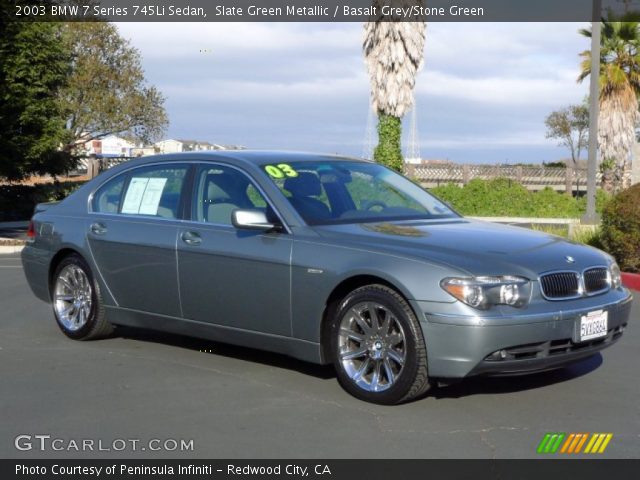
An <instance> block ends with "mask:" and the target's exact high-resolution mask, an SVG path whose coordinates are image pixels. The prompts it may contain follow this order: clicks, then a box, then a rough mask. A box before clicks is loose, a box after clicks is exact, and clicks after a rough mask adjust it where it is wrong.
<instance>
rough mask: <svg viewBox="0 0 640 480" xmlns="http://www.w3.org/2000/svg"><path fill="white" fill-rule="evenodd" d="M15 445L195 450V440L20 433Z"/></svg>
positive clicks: (60, 448)
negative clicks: (67, 437)
mask: <svg viewBox="0 0 640 480" xmlns="http://www.w3.org/2000/svg"><path fill="white" fill-rule="evenodd" d="M14 445H15V447H16V448H17V449H18V450H21V451H28V450H39V451H41V452H45V451H55V452H122V451H125V450H126V451H133V452H136V451H142V452H144V451H147V450H148V451H152V452H157V451H167V452H174V451H178V452H190V451H193V440H184V439H179V440H176V439H173V438H166V439H159V438H152V439H150V440H146V441H142V440H140V439H139V438H116V439H113V440H109V441H105V440H102V439H99V440H94V439H91V438H80V439H64V438H55V437H52V436H51V435H18V436H17V437H16V438H15V441H14Z"/></svg>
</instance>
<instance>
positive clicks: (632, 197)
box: [602, 184, 640, 273]
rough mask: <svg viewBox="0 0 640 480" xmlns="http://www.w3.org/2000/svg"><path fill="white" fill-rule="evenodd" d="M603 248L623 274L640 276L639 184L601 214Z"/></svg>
mask: <svg viewBox="0 0 640 480" xmlns="http://www.w3.org/2000/svg"><path fill="white" fill-rule="evenodd" d="M602 245H603V246H604V248H605V250H606V251H607V252H609V253H610V254H611V255H613V256H614V257H615V258H616V260H617V262H618V264H619V265H620V268H621V269H622V270H624V271H627V272H636V273H639V272H640V184H636V185H634V186H632V187H631V188H628V189H627V190H624V191H622V192H620V193H619V194H617V195H616V196H615V197H613V198H612V199H611V201H610V202H608V203H607V205H606V207H605V208H604V211H603V212H602Z"/></svg>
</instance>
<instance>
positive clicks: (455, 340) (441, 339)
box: [418, 295, 632, 378]
mask: <svg viewBox="0 0 640 480" xmlns="http://www.w3.org/2000/svg"><path fill="white" fill-rule="evenodd" d="M631 302H632V297H631V295H628V296H626V297H625V298H624V299H622V300H618V301H616V302H613V303H606V304H603V305H600V306H598V307H594V305H593V304H591V305H589V306H588V308H574V309H570V310H565V311H558V312H550V313H548V314H545V315H540V314H537V315H535V317H532V318H531V319H530V321H526V319H525V321H523V317H522V316H519V317H517V321H514V320H515V318H514V319H513V320H512V321H510V320H509V319H505V318H501V319H500V322H499V323H498V322H496V321H491V320H490V321H486V319H484V320H483V321H481V322H477V324H476V325H473V324H472V322H470V321H467V320H468V318H462V317H460V316H455V315H438V314H430V313H427V311H428V310H427V308H429V304H428V303H427V302H418V303H419V308H421V309H422V311H423V312H425V314H424V315H425V316H424V319H423V321H422V322H421V326H422V330H423V335H424V338H425V342H426V347H427V357H428V367H429V375H430V376H432V377H435V378H463V377H467V376H472V375H519V374H526V373H532V372H538V371H544V370H551V369H554V368H560V367H563V366H566V365H569V364H571V363H573V362H576V361H578V360H581V359H583V358H586V357H589V356H591V355H593V354H594V353H596V352H598V351H600V350H602V349H604V348H607V347H609V346H610V345H612V344H614V343H615V342H616V341H617V340H618V339H619V338H620V337H621V336H622V334H623V332H624V329H625V328H626V326H627V323H628V321H629V314H630V311H631ZM598 309H603V310H606V311H607V312H608V333H607V336H606V337H602V338H599V339H596V340H593V341H590V342H584V343H575V342H574V339H575V338H576V337H575V335H576V334H575V331H576V328H577V324H578V323H579V319H580V317H581V316H582V315H585V314H587V313H588V312H590V311H593V310H598ZM500 350H505V351H506V355H505V358H504V359H495V357H494V358H491V359H489V358H487V357H489V356H490V355H491V354H492V353H494V352H497V351H500Z"/></svg>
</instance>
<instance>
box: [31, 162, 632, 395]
mask: <svg viewBox="0 0 640 480" xmlns="http://www.w3.org/2000/svg"><path fill="white" fill-rule="evenodd" d="M22 259H23V264H24V270H25V273H26V276H27V279H28V281H29V284H30V286H31V288H32V290H33V292H34V293H35V295H36V296H38V297H39V298H41V299H42V300H44V301H46V302H51V303H52V304H53V311H54V314H55V319H56V321H57V323H58V325H59V326H60V328H61V329H62V331H63V332H64V333H65V334H66V335H67V336H68V337H70V338H73V339H77V340H89V339H94V338H98V337H103V336H107V335H109V334H110V333H111V332H112V330H113V327H114V326H118V325H128V326H136V327H143V328H149V329H157V330H164V331H168V332H175V333H178V334H183V335H191V336H194V337H201V338H206V339H211V340H216V341H222V342H229V343H233V344H238V345H245V346H249V347H253V348H260V349H264V350H270V351H274V352H279V353H284V354H286V355H290V356H292V357H296V358H299V359H302V360H306V361H309V362H315V363H320V364H333V365H334V366H335V369H336V372H337V376H338V380H339V381H340V383H341V384H342V386H343V387H344V388H345V389H346V390H347V391H348V392H349V393H351V394H353V395H355V396H356V397H358V398H361V399H364V400H367V401H371V402H377V403H382V404H395V403H399V402H404V401H408V400H410V399H413V398H416V397H418V396H420V395H422V394H424V392H426V391H427V389H428V388H429V386H430V385H433V384H434V383H435V382H437V381H440V382H443V383H444V382H450V381H453V380H455V379H461V378H464V377H468V376H472V375H507V374H510V375H512V374H524V373H529V372H536V371H541V370H549V369H554V368H560V367H564V366H566V365H567V364H570V363H571V362H575V361H578V360H581V359H583V358H586V357H589V356H591V355H594V354H595V353H596V352H598V351H599V350H602V349H603V348H606V347H608V346H610V345H612V344H613V343H615V342H616V341H617V340H618V339H619V338H620V337H621V335H622V334H623V332H624V329H625V328H626V326H627V322H628V320H629V312H630V307H631V295H630V294H629V292H628V291H627V290H626V289H625V288H623V287H622V285H621V282H620V271H619V269H618V266H617V265H616V263H615V262H614V260H613V259H612V258H611V257H610V256H609V255H607V254H605V253H603V252H601V251H599V250H596V249H593V248H590V247H586V246H583V245H578V244H575V243H571V242H568V241H566V240H564V239H562V238H559V237H555V236H551V235H547V234H544V233H540V232H533V231H530V230H525V229H520V228H515V227H507V226H500V225H496V224H491V223H484V222H479V221H473V220H469V219H465V218H463V217H461V216H460V215H458V214H456V213H455V212H454V211H452V210H451V209H450V208H449V207H448V206H447V205H445V204H444V203H442V202H441V201H439V200H438V199H436V198H434V197H433V196H432V195H430V194H429V193H427V192H425V191H424V190H423V189H421V188H420V187H419V186H417V185H415V184H414V183H412V182H411V181H409V180H407V179H406V178H404V177H402V176H400V175H398V174H396V173H394V172H392V171H390V170H388V169H387V168H385V167H383V166H381V165H378V164H375V163H371V162H366V161H361V160H355V159H349V158H340V157H334V156H329V155H313V154H298V153H286V152H251V151H237V152H217V153H211V152H207V153H185V154H177V155H164V156H153V157H145V158H141V159H139V160H135V161H131V162H128V163H125V164H123V165H120V166H118V167H115V168H113V169H111V170H109V171H107V172H105V173H103V174H101V175H100V176H98V177H97V178H95V179H94V180H92V181H90V182H88V183H87V184H86V185H84V186H83V187H82V188H80V189H79V190H78V191H76V192H75V193H74V194H72V195H71V196H69V197H68V198H67V199H65V200H64V201H62V202H60V203H56V204H43V205H39V206H38V207H37V209H36V214H35V215H34V217H33V220H32V223H31V226H30V229H29V242H28V245H27V247H26V248H25V249H24V250H23V254H22Z"/></svg>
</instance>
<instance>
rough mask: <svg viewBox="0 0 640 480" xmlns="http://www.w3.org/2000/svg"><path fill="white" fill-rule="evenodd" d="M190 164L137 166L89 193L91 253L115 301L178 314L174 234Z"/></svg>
mask: <svg viewBox="0 0 640 480" xmlns="http://www.w3.org/2000/svg"><path fill="white" fill-rule="evenodd" d="M188 172H189V166H188V165H185V164H160V165H153V166H148V167H140V168H137V169H134V170H131V171H130V172H128V173H123V174H122V175H120V176H118V177H115V178H114V179H111V180H110V181H109V182H107V183H106V184H105V185H104V186H102V187H101V188H100V189H99V190H98V191H97V192H96V193H95V195H94V198H93V202H92V207H93V208H92V209H93V212H92V214H91V215H90V217H91V219H90V222H89V224H88V226H87V237H88V240H89V245H90V248H91V252H92V254H93V257H94V259H95V262H96V264H97V266H98V269H99V271H100V274H101V275H102V277H103V279H104V281H105V283H106V284H107V286H108V288H109V290H110V291H111V294H112V295H113V296H114V298H115V300H116V302H117V303H118V306H120V307H124V308H130V309H134V310H140V311H144V312H150V313H158V314H163V315H170V316H174V317H180V316H181V311H180V298H179V293H178V279H177V271H176V238H177V234H178V225H179V223H180V222H179V220H180V218H181V216H182V212H181V201H182V195H183V192H184V191H185V190H186V185H187V183H188V182H187V177H188Z"/></svg>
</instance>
